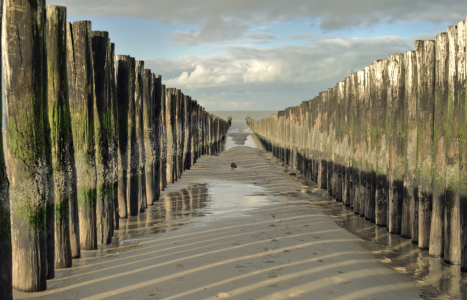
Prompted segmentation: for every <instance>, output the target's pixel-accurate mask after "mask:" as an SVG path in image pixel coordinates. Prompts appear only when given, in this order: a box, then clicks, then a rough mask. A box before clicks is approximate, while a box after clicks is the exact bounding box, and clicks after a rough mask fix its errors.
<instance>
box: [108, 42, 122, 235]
mask: <svg viewBox="0 0 467 300" xmlns="http://www.w3.org/2000/svg"><path fill="white" fill-rule="evenodd" d="M109 43H110V39H109ZM108 73H109V75H108V76H109V78H110V84H109V86H108V90H109V92H108V95H109V96H110V104H111V116H110V119H111V120H110V128H111V135H110V141H111V143H110V149H111V150H110V151H111V157H112V160H111V167H110V169H111V177H110V178H111V185H112V199H113V203H112V204H113V219H114V224H113V229H112V232H114V230H118V229H120V215H119V212H118V156H119V154H118V132H119V125H118V124H119V123H118V102H117V86H116V84H117V82H116V78H115V44H114V43H110V65H109V68H108Z"/></svg>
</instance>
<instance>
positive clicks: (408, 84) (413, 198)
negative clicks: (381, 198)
mask: <svg viewBox="0 0 467 300" xmlns="http://www.w3.org/2000/svg"><path fill="white" fill-rule="evenodd" d="M404 64H405V67H404V69H405V101H404V106H405V107H404V128H405V130H404V135H405V139H406V149H405V157H406V160H405V162H406V167H405V176H404V191H403V202H402V225H401V236H402V237H403V238H411V239H412V242H413V243H415V244H416V243H418V184H417V183H416V170H417V90H418V86H417V80H418V74H417V58H416V53H415V52H414V51H408V52H406V53H405V54H404ZM416 187H417V191H416V190H415V188H416Z"/></svg>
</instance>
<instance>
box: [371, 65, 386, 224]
mask: <svg viewBox="0 0 467 300" xmlns="http://www.w3.org/2000/svg"><path fill="white" fill-rule="evenodd" d="M374 66H375V81H374V82H375V85H374V89H375V98H374V105H372V118H373V113H375V122H374V123H373V124H372V125H373V126H374V127H373V128H372V133H371V134H372V141H373V142H374V143H375V146H376V153H375V158H376V162H375V172H376V190H375V203H376V225H378V226H387V224H388V220H387V217H388V216H387V207H388V180H387V171H388V144H387V135H386V110H387V96H388V92H387V88H388V60H387V59H383V60H377V61H375V62H374Z"/></svg>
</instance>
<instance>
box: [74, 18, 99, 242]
mask: <svg viewBox="0 0 467 300" xmlns="http://www.w3.org/2000/svg"><path fill="white" fill-rule="evenodd" d="M72 34H73V44H67V50H68V51H69V52H71V53H72V54H73V55H68V58H69V60H68V70H74V72H75V74H74V81H73V82H71V84H69V85H68V89H69V95H70V111H71V126H72V132H73V143H74V148H75V164H76V170H77V191H78V192H77V193H78V206H79V232H80V245H81V250H95V249H97V235H96V180H97V178H96V163H95V155H96V151H95V141H94V76H93V61H92V43H91V22H90V21H75V22H73V29H72ZM72 76H73V75H72ZM69 83H70V82H69Z"/></svg>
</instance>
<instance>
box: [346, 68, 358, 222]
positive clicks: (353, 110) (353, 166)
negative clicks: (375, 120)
mask: <svg viewBox="0 0 467 300" xmlns="http://www.w3.org/2000/svg"><path fill="white" fill-rule="evenodd" d="M358 88H359V86H358V74H357V73H352V74H350V90H349V103H348V106H347V108H348V116H347V118H348V124H349V126H348V134H347V135H348V136H349V141H348V145H349V146H348V150H347V156H348V162H349V175H348V184H349V190H350V203H349V206H350V207H352V208H354V213H355V208H356V207H359V202H358V199H359V194H358V193H356V191H357V190H358V188H357V187H358V170H359V164H358V158H357V157H358V154H357V153H358V139H357V138H358V132H357V128H358V124H357V122H358V120H357V115H358V112H357V102H358V97H359V91H358ZM357 214H359V212H358V211H357Z"/></svg>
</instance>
